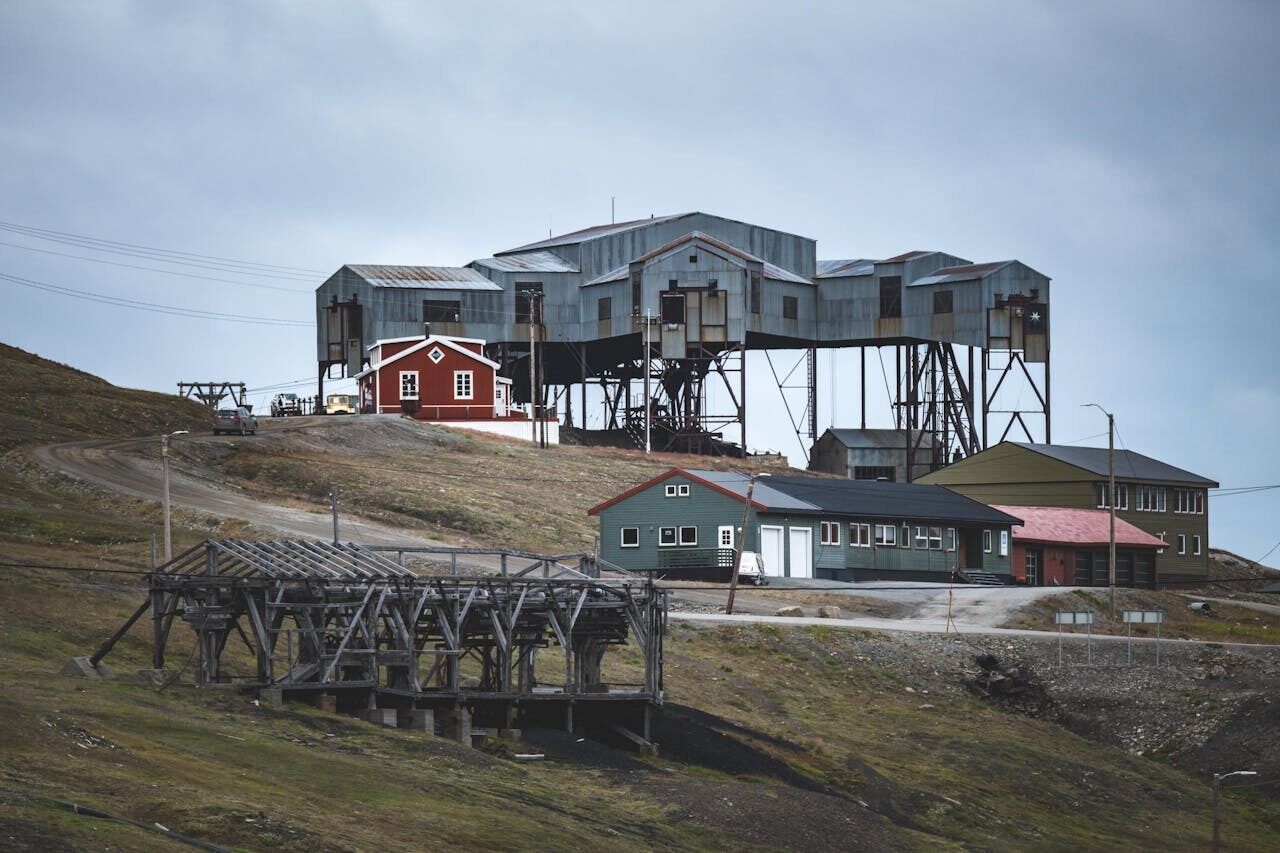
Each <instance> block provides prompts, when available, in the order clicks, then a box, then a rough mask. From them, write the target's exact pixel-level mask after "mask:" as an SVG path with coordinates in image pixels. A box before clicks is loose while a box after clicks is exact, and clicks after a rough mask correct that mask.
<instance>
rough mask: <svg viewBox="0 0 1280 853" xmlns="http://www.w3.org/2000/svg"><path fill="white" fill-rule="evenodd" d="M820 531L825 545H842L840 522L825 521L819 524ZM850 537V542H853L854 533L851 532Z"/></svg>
mask: <svg viewBox="0 0 1280 853" xmlns="http://www.w3.org/2000/svg"><path fill="white" fill-rule="evenodd" d="M818 529H819V533H820V534H821V537H822V544H823V545H839V544H840V522H838V521H823V522H820V523H819V524H818ZM850 537H851V538H850V542H852V531H850Z"/></svg>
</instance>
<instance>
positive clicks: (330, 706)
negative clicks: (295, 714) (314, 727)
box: [316, 693, 338, 714]
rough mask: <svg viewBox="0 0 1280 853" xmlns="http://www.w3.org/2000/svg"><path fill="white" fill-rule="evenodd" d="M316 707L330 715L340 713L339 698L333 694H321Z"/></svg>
mask: <svg viewBox="0 0 1280 853" xmlns="http://www.w3.org/2000/svg"><path fill="white" fill-rule="evenodd" d="M316 707H318V708H319V709H320V710H321V711H326V712H328V713H330V714H336V713H338V697H337V696H334V695H333V694H332V693H321V694H320V695H319V696H318V697H317V698H316Z"/></svg>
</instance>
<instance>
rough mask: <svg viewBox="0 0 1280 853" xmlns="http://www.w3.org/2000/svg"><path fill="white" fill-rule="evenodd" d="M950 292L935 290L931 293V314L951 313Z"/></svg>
mask: <svg viewBox="0 0 1280 853" xmlns="http://www.w3.org/2000/svg"><path fill="white" fill-rule="evenodd" d="M951 304H952V299H951V291H950V290H935V291H934V292H933V313H935V314H950V313H951Z"/></svg>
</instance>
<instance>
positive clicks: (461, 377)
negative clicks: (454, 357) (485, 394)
mask: <svg viewBox="0 0 1280 853" xmlns="http://www.w3.org/2000/svg"><path fill="white" fill-rule="evenodd" d="M474 375H475V371H472V370H455V371H453V399H455V400H470V399H471V398H472V396H473V394H472V392H473V391H474V390H475V389H474V387H473V386H472V379H473V378H474Z"/></svg>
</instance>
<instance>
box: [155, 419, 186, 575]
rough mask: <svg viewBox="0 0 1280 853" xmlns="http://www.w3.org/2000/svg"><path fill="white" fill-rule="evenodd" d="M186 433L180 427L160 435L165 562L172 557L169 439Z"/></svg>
mask: <svg viewBox="0 0 1280 853" xmlns="http://www.w3.org/2000/svg"><path fill="white" fill-rule="evenodd" d="M186 434H187V430H185V429H180V430H178V431H176V432H170V433H166V434H165V435H162V436H160V468H161V470H162V471H163V472H164V501H163V503H164V561H165V562H166V563H167V562H169V561H170V560H172V559H173V536H172V534H171V532H170V512H169V439H170V438H172V437H173V436H175V435H186Z"/></svg>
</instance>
